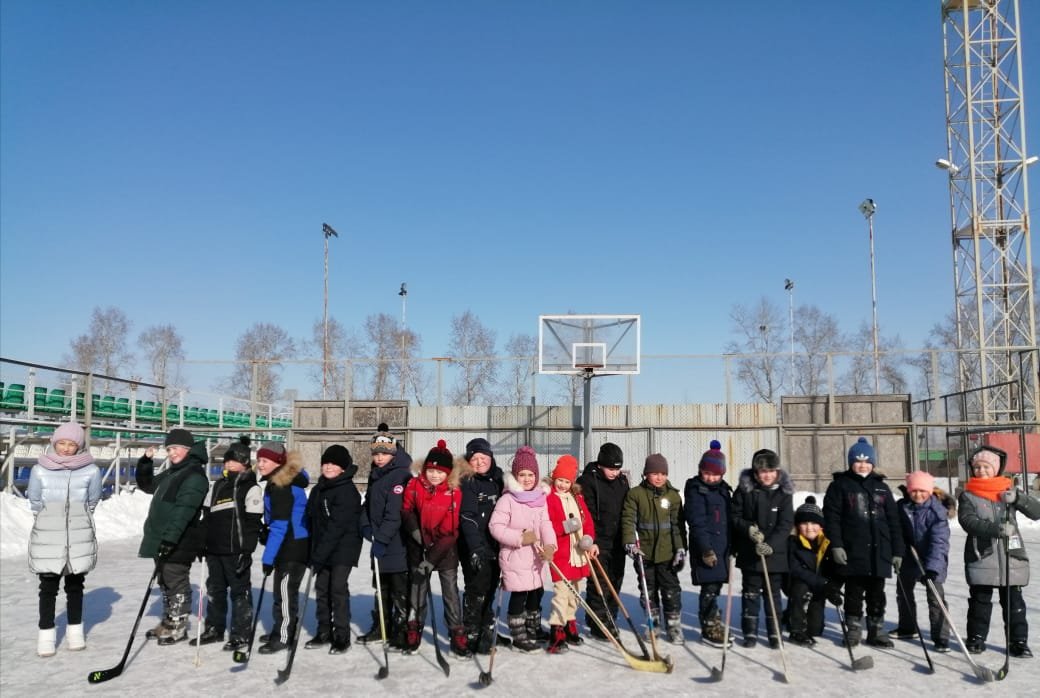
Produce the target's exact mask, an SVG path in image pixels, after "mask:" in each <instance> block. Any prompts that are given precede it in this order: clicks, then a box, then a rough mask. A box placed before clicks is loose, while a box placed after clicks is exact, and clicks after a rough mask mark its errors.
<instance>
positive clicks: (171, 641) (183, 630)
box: [156, 618, 188, 646]
mask: <svg viewBox="0 0 1040 698" xmlns="http://www.w3.org/2000/svg"><path fill="white" fill-rule="evenodd" d="M156 637H157V641H158V644H160V645H163V646H166V645H175V644H177V643H178V642H181V641H183V640H187V639H188V619H187V618H171V619H170V624H169V625H168V626H164V627H163V629H162V630H161V631H160V632H159V634H158V635H157V636H156Z"/></svg>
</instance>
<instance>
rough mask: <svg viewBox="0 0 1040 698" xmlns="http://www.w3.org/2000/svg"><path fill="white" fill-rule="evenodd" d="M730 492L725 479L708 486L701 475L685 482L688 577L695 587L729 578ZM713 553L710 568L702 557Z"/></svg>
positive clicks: (684, 506) (684, 511) (684, 510)
mask: <svg viewBox="0 0 1040 698" xmlns="http://www.w3.org/2000/svg"><path fill="white" fill-rule="evenodd" d="M732 497H733V490H732V489H731V488H730V486H729V484H728V483H727V482H726V481H725V480H719V481H718V482H717V483H716V484H714V485H709V484H707V483H706V482H704V480H702V479H701V476H700V475H697V476H694V477H691V478H690V479H689V480H687V481H686V487H685V488H684V491H683V500H684V503H683V514H684V515H685V517H686V525H687V526H689V528H690V558H691V560H690V574H691V576H692V577H693V583H694V584H711V583H714V582H725V581H726V580H727V578H728V577H729V564H728V562H729V549H730V540H729V538H730V536H729V529H730V522H729V505H730V500H731V499H732ZM709 550H712V551H714V552H715V556H716V558H717V561H716V562H715V565H714V566H713V567H708V565H706V564H705V563H704V560H703V559H702V556H703V555H704V554H705V553H707V552H708V551H709Z"/></svg>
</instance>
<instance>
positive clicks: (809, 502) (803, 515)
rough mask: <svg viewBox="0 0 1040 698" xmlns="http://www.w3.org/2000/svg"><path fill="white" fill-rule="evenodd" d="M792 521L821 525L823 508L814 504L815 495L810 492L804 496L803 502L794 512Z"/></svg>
mask: <svg viewBox="0 0 1040 698" xmlns="http://www.w3.org/2000/svg"><path fill="white" fill-rule="evenodd" d="M794 522H795V523H796V524H800V523H817V524H820V525H821V526H822V525H823V510H821V509H820V507H819V506H818V505H817V504H816V497H814V496H812V495H811V494H810V495H809V496H808V497H806V498H805V503H804V504H802V506H800V507H798V509H797V510H796V511H795V512H794Z"/></svg>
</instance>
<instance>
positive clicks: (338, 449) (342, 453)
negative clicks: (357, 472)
mask: <svg viewBox="0 0 1040 698" xmlns="http://www.w3.org/2000/svg"><path fill="white" fill-rule="evenodd" d="M326 463H334V464H335V465H338V466H339V467H341V468H343V469H344V470H346V469H347V468H349V467H350V466H352V465H353V464H354V459H353V458H351V457H350V451H348V450H347V447H346V446H341V445H340V444H332V445H331V446H329V447H328V448H326V449H325V451H324V453H322V454H321V464H322V465H325V464H326Z"/></svg>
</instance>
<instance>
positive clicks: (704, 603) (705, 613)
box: [697, 582, 722, 628]
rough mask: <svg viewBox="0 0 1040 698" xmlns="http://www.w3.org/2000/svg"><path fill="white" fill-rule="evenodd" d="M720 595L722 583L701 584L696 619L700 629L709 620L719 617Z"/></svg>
mask: <svg viewBox="0 0 1040 698" xmlns="http://www.w3.org/2000/svg"><path fill="white" fill-rule="evenodd" d="M721 593H722V582H710V583H708V584H701V593H700V599H699V600H698V606H697V618H698V620H700V623H701V627H702V628H703V627H704V624H705V623H706V622H708V621H710V620H713V619H715V618H718V617H720V615H721V613H720V612H719V594H721Z"/></svg>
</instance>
